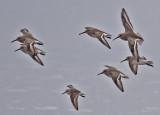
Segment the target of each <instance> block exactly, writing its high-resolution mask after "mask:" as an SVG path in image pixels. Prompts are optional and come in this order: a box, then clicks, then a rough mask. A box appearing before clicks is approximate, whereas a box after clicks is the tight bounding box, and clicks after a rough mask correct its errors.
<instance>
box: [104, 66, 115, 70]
mask: <svg viewBox="0 0 160 115" xmlns="http://www.w3.org/2000/svg"><path fill="white" fill-rule="evenodd" d="M105 67H107V68H110V69H116V68H115V67H112V66H109V65H105Z"/></svg>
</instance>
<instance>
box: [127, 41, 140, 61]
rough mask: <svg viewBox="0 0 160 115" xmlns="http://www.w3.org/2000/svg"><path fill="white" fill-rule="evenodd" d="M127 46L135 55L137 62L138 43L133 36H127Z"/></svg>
mask: <svg viewBox="0 0 160 115" xmlns="http://www.w3.org/2000/svg"><path fill="white" fill-rule="evenodd" d="M128 39H129V40H128V46H129V48H130V51H131V53H132V55H133V56H134V57H135V59H136V61H137V62H139V53H138V44H137V40H135V39H133V38H128Z"/></svg>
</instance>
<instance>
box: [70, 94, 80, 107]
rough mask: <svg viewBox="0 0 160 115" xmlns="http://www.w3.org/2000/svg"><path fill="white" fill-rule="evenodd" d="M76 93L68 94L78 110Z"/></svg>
mask: <svg viewBox="0 0 160 115" xmlns="http://www.w3.org/2000/svg"><path fill="white" fill-rule="evenodd" d="M78 96H79V94H78V93H72V94H71V95H70V99H71V102H72V104H73V106H74V108H75V109H76V110H78Z"/></svg>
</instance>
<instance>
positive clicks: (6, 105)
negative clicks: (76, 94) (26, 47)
mask: <svg viewBox="0 0 160 115" xmlns="http://www.w3.org/2000/svg"><path fill="white" fill-rule="evenodd" d="M159 4H160V1H158V0H152V1H151V0H134V1H129V0H121V1H119V2H117V0H108V1H107V0H79V1H78V0H43V1H42V0H26V1H24V0H12V1H9V0H1V3H0V15H1V16H0V17H1V18H0V20H1V21H0V31H1V40H2V41H1V42H0V49H1V54H0V57H1V61H0V65H1V66H0V70H1V71H0V92H1V93H0V114H1V115H75V114H76V115H116V114H118V115H151V114H152V115H158V114H159V112H160V98H159V95H160V90H159V89H160V78H159V74H160V71H159V67H160V66H159V63H160V58H159V57H160V55H159V52H158V53H157V52H156V51H157V50H156V49H158V48H159V43H160V38H159V30H160V24H159V20H160V7H159ZM122 8H125V9H126V11H127V13H128V15H129V17H130V20H131V23H132V25H133V27H134V30H135V32H139V33H141V35H142V36H143V38H144V43H143V44H142V46H140V47H139V53H140V55H141V56H145V57H147V58H148V60H152V61H153V62H154V66H155V67H154V68H152V67H149V66H141V67H139V70H138V75H136V76H135V75H134V74H133V73H132V72H131V70H130V68H129V67H128V63H127V62H125V63H120V61H121V60H123V59H124V58H125V57H126V56H129V55H131V53H130V51H129V48H128V43H127V42H125V41H122V40H120V39H119V40H116V41H114V42H112V40H109V39H107V40H108V42H109V44H110V46H111V48H112V49H111V50H109V49H108V48H106V47H105V46H103V45H102V44H101V43H100V42H99V41H98V40H97V39H93V38H91V37H89V36H88V35H85V34H84V35H82V36H79V35H78V34H79V33H80V32H83V31H84V27H86V26H91V27H95V28H98V29H101V30H103V31H105V32H107V33H110V34H112V35H113V38H114V37H116V36H117V35H118V34H119V33H121V32H124V27H123V25H122V22H121V17H120V13H121V9H122ZM24 27H25V28H27V29H28V30H29V31H30V32H31V33H32V34H33V36H34V37H36V38H37V39H39V40H40V41H43V42H44V46H37V47H39V48H41V49H42V50H44V51H46V52H47V54H46V56H40V58H41V60H42V61H43V63H44V65H45V66H44V67H42V66H40V65H39V64H38V63H36V62H35V61H33V60H32V59H31V58H30V57H29V56H27V55H26V54H24V53H22V52H20V51H19V52H16V53H14V52H13V51H14V50H15V49H18V48H19V47H20V45H19V43H18V42H15V43H12V44H11V43H10V42H11V41H12V40H14V39H16V37H17V36H20V35H22V34H21V33H20V31H19V30H20V29H22V28H24ZM155 50H156V51H155ZM105 64H108V65H111V66H114V67H116V68H118V69H119V70H121V71H122V72H124V73H125V74H127V75H128V76H130V79H129V80H125V79H122V82H123V86H124V90H125V92H124V93H122V92H120V90H119V89H118V88H117V87H116V86H115V84H114V83H113V81H112V80H111V79H110V78H108V77H106V76H104V75H101V76H99V77H97V76H96V75H97V74H98V73H99V72H101V71H102V70H103V69H105V67H104V65H105ZM68 84H72V85H74V86H75V87H76V88H77V89H79V90H81V91H82V92H83V93H85V94H86V98H81V97H80V98H79V109H80V110H79V111H76V110H75V109H74V108H73V106H72V104H71V101H70V98H69V96H68V95H62V94H61V93H62V92H63V91H65V90H66V86H67V85H68Z"/></svg>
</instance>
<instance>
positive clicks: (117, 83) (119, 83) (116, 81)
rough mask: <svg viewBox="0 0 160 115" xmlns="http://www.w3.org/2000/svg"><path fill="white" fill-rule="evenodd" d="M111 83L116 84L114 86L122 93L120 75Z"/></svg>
mask: <svg viewBox="0 0 160 115" xmlns="http://www.w3.org/2000/svg"><path fill="white" fill-rule="evenodd" d="M112 80H113V82H114V83H115V84H116V86H117V87H118V88H119V89H120V90H121V91H122V92H124V89H123V84H122V81H121V75H120V74H119V76H118V77H117V79H113V78H112Z"/></svg>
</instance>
